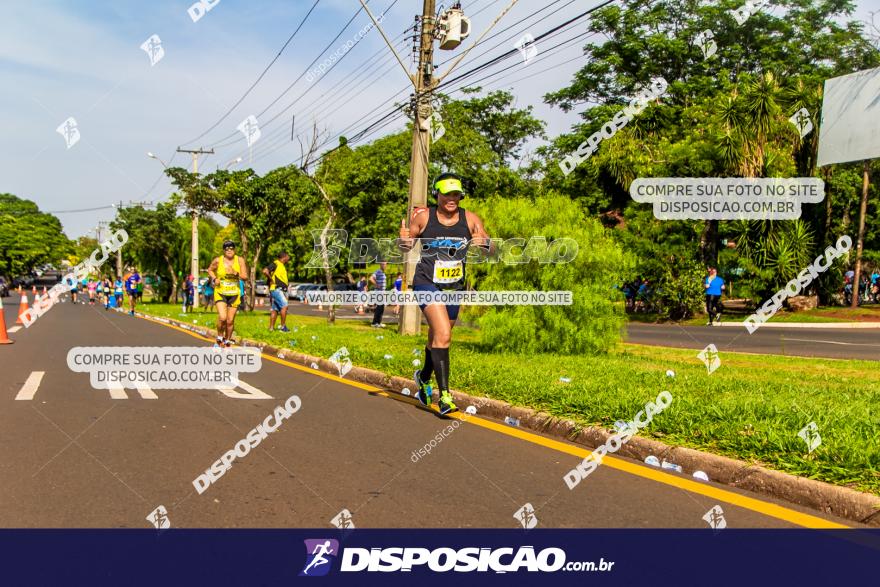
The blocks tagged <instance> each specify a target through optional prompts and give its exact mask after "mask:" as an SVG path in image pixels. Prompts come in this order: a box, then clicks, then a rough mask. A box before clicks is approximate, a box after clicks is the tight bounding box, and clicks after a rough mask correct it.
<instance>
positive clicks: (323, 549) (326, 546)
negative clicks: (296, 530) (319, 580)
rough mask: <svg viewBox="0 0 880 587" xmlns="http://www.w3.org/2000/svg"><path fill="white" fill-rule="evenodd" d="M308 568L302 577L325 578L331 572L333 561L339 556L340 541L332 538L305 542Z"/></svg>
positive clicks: (304, 569)
mask: <svg viewBox="0 0 880 587" xmlns="http://www.w3.org/2000/svg"><path fill="white" fill-rule="evenodd" d="M305 543H306V566H305V567H304V568H303V570H302V572H301V573H300V574H299V576H300V577H323V576H324V575H326V574H327V573H329V572H330V567H332V566H333V561H334V560H336V556H337V555H338V554H339V541H338V540H333V539H331V538H317V539H316V538H312V539H309V540H305Z"/></svg>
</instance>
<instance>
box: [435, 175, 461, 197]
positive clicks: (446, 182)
mask: <svg viewBox="0 0 880 587" xmlns="http://www.w3.org/2000/svg"><path fill="white" fill-rule="evenodd" d="M434 187H435V188H437V191H438V192H440V193H441V194H448V193H449V192H463V191H464V190H462V189H461V180H460V179H455V178H454V177H451V178H448V179H441V180H440V181H438V182H437V183H436V184H434Z"/></svg>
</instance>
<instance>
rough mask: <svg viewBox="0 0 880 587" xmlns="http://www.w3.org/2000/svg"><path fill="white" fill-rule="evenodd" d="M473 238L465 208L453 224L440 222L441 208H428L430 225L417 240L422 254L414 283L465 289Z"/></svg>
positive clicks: (461, 209)
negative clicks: (468, 251) (467, 264)
mask: <svg viewBox="0 0 880 587" xmlns="http://www.w3.org/2000/svg"><path fill="white" fill-rule="evenodd" d="M471 238H472V235H471V229H470V228H469V227H468V222H467V214H466V213H465V210H464V208H459V209H458V222H456V223H455V224H453V225H452V226H446V225H444V224H440V221H439V220H438V219H437V208H436V207H434V206H432V207H430V208H428V225H427V226H425V230H424V231H423V232H422V234H421V235H419V238H418V239H417V240H418V243H419V244H420V246H421V252H422V256H421V259H419V263H418V265H416V273H415V277H414V278H413V285H414V286H415V285H427V284H434V285H436V286H437V287H438V288H440V289H464V283H465V282H464V276H465V275H464V268H465V258H466V257H467V249H468V244H469V243H470V240H471Z"/></svg>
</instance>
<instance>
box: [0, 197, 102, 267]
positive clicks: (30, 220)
mask: <svg viewBox="0 0 880 587" xmlns="http://www.w3.org/2000/svg"><path fill="white" fill-rule="evenodd" d="M72 251H73V243H71V241H70V240H68V238H67V237H66V236H65V235H64V231H63V230H62V228H61V221H60V220H58V218H56V217H55V216H53V215H51V214H46V213H44V212H40V210H39V208H38V207H37V205H36V204H34V203H33V202H31V201H30V200H23V199H21V198H18V197H16V196H14V195H12V194H0V274H6V275H8V276H9V277H10V278H12V277H16V276H18V275H21V274H25V273H28V272H29V271H31V269H33V268H34V267H35V266H36V265H40V264H43V263H59V262H60V261H61V260H62V259H64V258H65V257H66V256H67V255H68V254H69V253H71V252H72ZM89 254H91V251H90V252H89Z"/></svg>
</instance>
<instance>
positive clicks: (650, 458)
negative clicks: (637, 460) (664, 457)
mask: <svg viewBox="0 0 880 587" xmlns="http://www.w3.org/2000/svg"><path fill="white" fill-rule="evenodd" d="M645 464H646V465H651V466H652V467H659V466H660V459H658V458H657V457H655V456H654V455H650V456H648V457H647V458H645Z"/></svg>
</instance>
